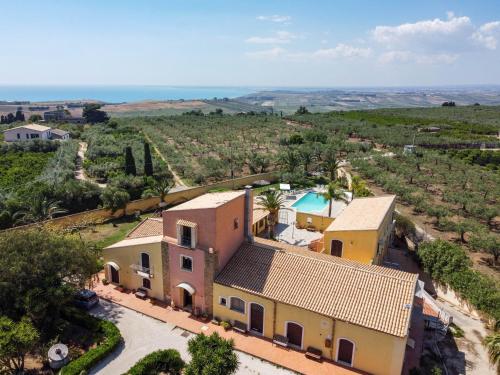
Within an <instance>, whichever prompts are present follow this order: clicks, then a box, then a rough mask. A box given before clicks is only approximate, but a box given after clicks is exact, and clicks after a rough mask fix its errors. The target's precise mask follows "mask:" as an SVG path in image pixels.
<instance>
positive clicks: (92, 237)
mask: <svg viewBox="0 0 500 375" xmlns="http://www.w3.org/2000/svg"><path fill="white" fill-rule="evenodd" d="M151 215H152V214H150V213H149V214H143V215H141V216H140V217H139V218H135V217H134V216H126V217H122V218H119V219H115V220H110V221H108V222H106V223H104V224H99V225H96V226H95V227H92V228H88V229H85V230H83V231H82V232H81V235H82V237H83V238H84V239H85V240H87V241H91V242H94V243H95V244H96V245H97V246H98V247H100V248H105V247H107V246H109V245H112V244H114V243H115V242H118V241H121V240H123V239H124V238H125V236H126V235H127V234H128V233H129V232H130V231H131V230H132V229H133V228H134V227H135V226H136V225H137V224H139V223H140V222H141V221H142V220H144V219H145V218H147V217H150V216H151Z"/></svg>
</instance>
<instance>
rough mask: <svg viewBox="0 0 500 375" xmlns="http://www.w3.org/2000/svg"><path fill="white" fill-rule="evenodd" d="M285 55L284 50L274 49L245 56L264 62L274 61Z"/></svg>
mask: <svg viewBox="0 0 500 375" xmlns="http://www.w3.org/2000/svg"><path fill="white" fill-rule="evenodd" d="M285 54H286V50H285V49H284V48H280V47H274V48H271V49H267V50H262V51H254V52H247V53H246V55H247V56H248V57H251V58H254V59H265V60H274V59H276V58H278V57H281V56H283V55H285Z"/></svg>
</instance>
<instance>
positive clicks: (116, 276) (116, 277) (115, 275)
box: [109, 266, 120, 284]
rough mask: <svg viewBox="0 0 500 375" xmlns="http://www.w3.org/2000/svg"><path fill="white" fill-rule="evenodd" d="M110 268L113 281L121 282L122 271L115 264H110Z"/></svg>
mask: <svg viewBox="0 0 500 375" xmlns="http://www.w3.org/2000/svg"><path fill="white" fill-rule="evenodd" d="M109 270H110V272H111V282H112V283H115V284H119V283H120V273H119V272H118V270H117V269H115V267H113V266H109Z"/></svg>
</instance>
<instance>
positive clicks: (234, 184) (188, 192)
mask: <svg viewBox="0 0 500 375" xmlns="http://www.w3.org/2000/svg"><path fill="white" fill-rule="evenodd" d="M258 180H268V181H270V182H275V181H277V180H278V175H277V174H276V173H275V172H268V173H260V174H255V175H250V176H245V177H239V178H235V179H232V180H224V181H220V182H215V183H213V184H208V185H203V186H195V187H192V188H187V189H185V190H181V191H175V192H172V193H169V194H167V195H166V197H165V202H166V203H167V204H169V205H171V204H177V203H182V202H185V201H188V200H190V199H193V198H196V197H198V196H200V195H202V194H205V193H207V192H209V191H211V190H215V189H237V188H241V187H243V186H245V185H251V184H252V183H254V182H255V181H258ZM159 203H160V198H159V197H151V198H144V199H138V200H135V201H131V202H129V203H127V206H126V207H125V209H120V210H118V211H116V212H114V213H112V212H111V210H108V209H104V208H98V209H95V210H89V211H84V212H79V213H76V214H71V215H66V216H61V217H57V218H55V219H52V220H47V221H45V222H43V223H37V224H29V225H23V226H19V227H14V228H9V229H6V230H16V229H23V228H28V227H31V226H34V225H40V224H42V225H45V226H47V227H52V228H68V227H72V226H77V225H86V224H99V223H102V222H104V221H106V220H109V219H113V218H119V217H122V216H125V215H131V214H133V213H134V212H137V211H140V212H147V211H153V210H155V209H158V208H159V206H158V204H159Z"/></svg>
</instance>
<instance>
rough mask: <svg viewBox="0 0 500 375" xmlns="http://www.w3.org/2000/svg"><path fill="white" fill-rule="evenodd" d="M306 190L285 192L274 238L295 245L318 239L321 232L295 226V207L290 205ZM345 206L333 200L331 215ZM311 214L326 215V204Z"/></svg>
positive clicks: (303, 244) (335, 214)
mask: <svg viewBox="0 0 500 375" xmlns="http://www.w3.org/2000/svg"><path fill="white" fill-rule="evenodd" d="M308 191H314V192H319V191H320V189H319V188H317V189H311V190H308ZM306 193H307V191H305V192H301V193H298V194H291V193H290V194H287V198H286V202H285V207H286V208H287V209H283V210H281V211H280V214H279V218H278V224H276V228H275V233H276V238H277V240H278V241H280V242H286V243H287V244H290V245H295V246H307V245H309V244H310V243H311V242H312V241H314V240H317V239H320V238H322V237H323V234H322V233H320V232H311V231H308V230H306V229H297V228H296V227H295V221H296V209H295V208H293V207H292V205H293V204H294V203H295V202H297V201H298V200H299V199H300V198H302V197H303V196H304V195H306ZM345 207H346V204H345V203H344V202H339V201H333V204H332V217H337V216H338V215H339V214H340V213H341V212H342V210H343V209H344V208H345ZM311 214H315V215H321V216H328V205H326V206H325V208H324V209H323V210H322V211H321V212H311Z"/></svg>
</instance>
